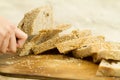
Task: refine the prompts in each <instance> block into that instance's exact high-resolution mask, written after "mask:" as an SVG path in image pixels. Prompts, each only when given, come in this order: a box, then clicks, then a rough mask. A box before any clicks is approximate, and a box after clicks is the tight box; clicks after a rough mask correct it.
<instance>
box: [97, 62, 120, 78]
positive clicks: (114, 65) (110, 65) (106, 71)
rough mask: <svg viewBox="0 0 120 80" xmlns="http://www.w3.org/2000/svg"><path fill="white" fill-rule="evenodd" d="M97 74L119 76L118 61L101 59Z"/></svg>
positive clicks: (119, 65)
mask: <svg viewBox="0 0 120 80" xmlns="http://www.w3.org/2000/svg"><path fill="white" fill-rule="evenodd" d="M96 75H97V76H107V77H120V61H112V60H111V61H109V60H108V61H107V60H102V61H101V63H100V65H99V67H98V70H97V73H96Z"/></svg>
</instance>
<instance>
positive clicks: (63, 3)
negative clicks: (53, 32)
mask: <svg viewBox="0 0 120 80" xmlns="http://www.w3.org/2000/svg"><path fill="white" fill-rule="evenodd" d="M46 4H49V5H52V6H53V10H54V18H55V23H72V24H73V25H74V26H76V27H79V28H80V29H91V30H92V31H93V32H94V33H96V34H103V35H105V37H106V40H108V41H118V42H120V36H119V35H120V0H0V16H3V17H5V18H7V19H8V20H9V21H11V22H12V23H15V24H16V25H17V24H18V23H19V21H20V20H21V19H22V18H23V16H24V13H26V12H27V11H29V10H31V9H33V8H36V7H39V6H42V5H46ZM2 80H6V79H2ZM10 80H13V79H10ZM15 80H16V79H15Z"/></svg>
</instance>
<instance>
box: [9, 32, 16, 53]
mask: <svg viewBox="0 0 120 80" xmlns="http://www.w3.org/2000/svg"><path fill="white" fill-rule="evenodd" d="M8 50H9V52H12V53H15V52H16V37H15V33H13V34H12V35H11V37H10V41H9V46H8Z"/></svg>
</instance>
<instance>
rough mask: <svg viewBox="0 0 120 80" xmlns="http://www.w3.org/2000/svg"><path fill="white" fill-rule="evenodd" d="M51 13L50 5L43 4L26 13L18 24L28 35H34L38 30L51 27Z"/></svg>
mask: <svg viewBox="0 0 120 80" xmlns="http://www.w3.org/2000/svg"><path fill="white" fill-rule="evenodd" d="M53 24H54V23H53V13H52V8H51V6H43V7H40V8H36V9H33V10H32V11H30V12H28V13H26V14H25V15H24V18H23V19H22V20H21V22H20V23H19V25H18V28H20V29H21V30H22V31H24V32H25V33H27V34H28V35H36V34H38V33H39V31H40V30H43V29H52V28H53V27H54V26H53Z"/></svg>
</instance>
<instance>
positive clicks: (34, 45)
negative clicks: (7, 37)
mask: <svg viewBox="0 0 120 80" xmlns="http://www.w3.org/2000/svg"><path fill="white" fill-rule="evenodd" d="M18 27H19V28H20V29H21V30H22V31H24V32H25V33H27V34H28V36H29V37H28V39H27V41H26V42H25V44H24V46H23V47H22V48H20V49H18V53H19V55H20V56H25V55H29V54H30V53H34V54H42V53H43V52H45V51H48V50H51V49H55V48H56V49H58V51H59V53H60V54H63V55H64V54H68V53H69V54H70V53H71V54H73V56H74V57H75V58H81V59H83V58H85V57H88V56H91V57H92V58H93V62H94V63H96V62H100V64H99V67H98V71H97V74H96V75H100V76H119V77H120V67H119V66H120V62H119V61H120V43H118V42H107V41H106V40H105V38H104V36H101V35H98V36H95V35H93V34H92V32H91V31H90V30H80V29H79V28H77V27H75V26H72V25H71V24H60V25H56V26H55V24H54V20H53V11H52V8H51V6H43V7H40V8H36V9H33V10H32V11H30V12H28V13H26V14H25V16H24V18H23V19H22V20H21V22H20V23H19V25H18Z"/></svg>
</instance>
